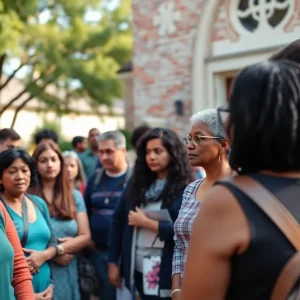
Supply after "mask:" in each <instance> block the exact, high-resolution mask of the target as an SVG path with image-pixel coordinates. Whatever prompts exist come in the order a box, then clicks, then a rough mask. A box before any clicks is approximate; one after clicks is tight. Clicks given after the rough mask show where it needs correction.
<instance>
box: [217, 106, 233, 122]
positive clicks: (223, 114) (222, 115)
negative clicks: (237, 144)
mask: <svg viewBox="0 0 300 300" xmlns="http://www.w3.org/2000/svg"><path fill="white" fill-rule="evenodd" d="M217 112H218V118H219V122H220V123H221V124H223V125H224V122H225V120H226V119H227V117H228V114H229V113H230V110H229V107H228V105H224V106H221V107H218V108H217Z"/></svg>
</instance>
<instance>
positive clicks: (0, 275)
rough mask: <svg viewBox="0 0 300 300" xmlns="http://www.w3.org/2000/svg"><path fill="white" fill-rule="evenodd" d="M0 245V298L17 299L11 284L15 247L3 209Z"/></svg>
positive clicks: (0, 220) (0, 218) (0, 214)
mask: <svg viewBox="0 0 300 300" xmlns="http://www.w3.org/2000/svg"><path fill="white" fill-rule="evenodd" d="M0 245H1V248H0V249H1V250H0V254H1V255H0V299H5V300H15V299H16V298H15V296H14V288H13V287H12V285H11V283H12V279H13V266H14V249H13V247H12V245H11V243H10V242H9V240H8V238H7V236H6V231H5V222H4V219H3V215H2V212H1V211H0Z"/></svg>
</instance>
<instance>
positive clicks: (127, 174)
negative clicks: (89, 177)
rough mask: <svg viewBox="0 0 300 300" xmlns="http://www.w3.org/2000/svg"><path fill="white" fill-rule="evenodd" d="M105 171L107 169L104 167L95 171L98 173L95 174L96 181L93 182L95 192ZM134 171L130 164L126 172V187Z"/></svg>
mask: <svg viewBox="0 0 300 300" xmlns="http://www.w3.org/2000/svg"><path fill="white" fill-rule="evenodd" d="M104 171H105V170H104V168H98V169H96V171H95V172H96V175H95V179H94V182H93V193H95V191H96V190H97V187H98V185H99V183H100V182H101V179H102V176H103V173H104ZM132 171H133V169H132V167H129V166H128V168H127V170H126V174H125V182H124V187H125V186H126V184H127V182H128V181H129V179H130V178H131V175H132Z"/></svg>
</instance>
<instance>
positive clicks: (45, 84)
mask: <svg viewBox="0 0 300 300" xmlns="http://www.w3.org/2000/svg"><path fill="white" fill-rule="evenodd" d="M53 81H54V79H53V80H48V81H47V82H45V83H44V84H43V85H42V86H41V87H40V89H39V91H38V92H37V93H35V94H33V95H30V96H29V97H28V98H27V99H26V100H24V101H23V102H22V103H21V104H20V105H19V106H18V107H17V108H16V110H15V113H14V117H13V119H12V122H11V125H10V127H11V128H13V127H14V126H15V123H16V121H17V118H18V114H19V112H20V111H21V110H22V109H23V108H24V107H25V106H26V105H27V104H28V102H30V101H31V100H32V99H33V98H34V97H36V96H38V95H39V94H41V93H42V92H43V91H44V90H45V88H46V87H47V86H48V85H49V84H50V83H52V82H53Z"/></svg>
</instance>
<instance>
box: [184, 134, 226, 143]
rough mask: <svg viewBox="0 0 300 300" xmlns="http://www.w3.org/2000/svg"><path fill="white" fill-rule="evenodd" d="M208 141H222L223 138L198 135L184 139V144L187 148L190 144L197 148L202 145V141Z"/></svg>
mask: <svg viewBox="0 0 300 300" xmlns="http://www.w3.org/2000/svg"><path fill="white" fill-rule="evenodd" d="M206 139H213V140H220V139H222V138H221V137H217V136H207V135H199V134H196V135H194V136H190V135H189V136H187V137H185V138H184V139H183V141H184V144H185V145H186V146H187V145H189V143H190V142H192V144H193V145H194V146H197V145H199V144H200V143H201V141H202V140H206Z"/></svg>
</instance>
